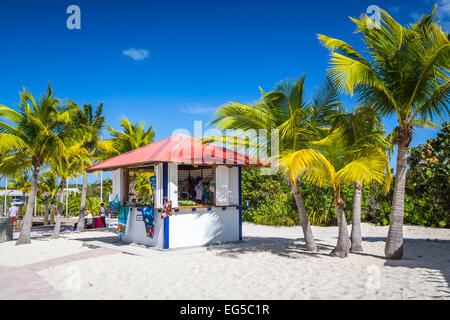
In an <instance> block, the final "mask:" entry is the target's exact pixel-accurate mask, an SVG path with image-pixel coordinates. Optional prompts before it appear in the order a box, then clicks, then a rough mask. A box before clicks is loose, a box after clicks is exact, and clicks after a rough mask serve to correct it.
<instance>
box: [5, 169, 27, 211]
mask: <svg viewBox="0 0 450 320" xmlns="http://www.w3.org/2000/svg"><path fill="white" fill-rule="evenodd" d="M12 178H13V180H12V181H11V185H10V186H9V188H12V189H15V190H19V191H21V192H22V194H23V195H24V196H25V195H26V194H28V196H30V195H29V192H30V189H31V179H30V172H29V170H27V171H25V172H21V173H20V174H19V173H17V174H15V175H13V176H12ZM22 214H23V211H22V206H20V207H19V218H20V219H21V218H22Z"/></svg>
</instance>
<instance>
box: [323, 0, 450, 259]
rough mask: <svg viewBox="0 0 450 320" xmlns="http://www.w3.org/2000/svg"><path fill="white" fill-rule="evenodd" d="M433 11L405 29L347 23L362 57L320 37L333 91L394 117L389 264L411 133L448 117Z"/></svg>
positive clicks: (445, 70)
mask: <svg viewBox="0 0 450 320" xmlns="http://www.w3.org/2000/svg"><path fill="white" fill-rule="evenodd" d="M436 8H437V6H436V5H435V7H434V8H433V10H432V12H431V13H430V14H429V15H426V16H425V15H423V16H422V17H421V18H420V20H419V21H418V22H416V23H412V24H409V25H408V26H406V27H404V26H402V25H401V24H399V23H398V22H397V21H395V20H394V19H393V18H392V17H391V16H390V15H389V14H388V13H387V12H386V11H384V10H383V11H382V13H381V23H380V24H375V23H374V22H373V21H372V20H371V19H370V18H369V17H368V16H367V15H364V16H361V17H360V19H353V18H352V21H353V22H354V23H355V24H356V26H357V31H358V32H359V33H361V34H362V35H363V37H364V42H365V44H366V46H367V52H368V57H367V58H364V57H363V56H362V55H361V54H359V53H358V52H357V51H356V50H355V49H354V48H352V47H351V46H350V45H349V44H347V43H345V42H344V41H341V40H337V39H334V38H330V37H327V36H324V35H319V39H320V40H321V42H322V44H323V45H324V46H326V47H328V48H329V49H330V50H331V51H332V53H331V65H330V68H329V72H330V75H331V78H332V80H333V81H334V83H335V84H336V86H337V87H338V88H339V89H340V90H341V91H343V92H347V93H350V94H353V93H356V94H357V96H358V98H359V100H360V101H362V102H365V103H367V104H369V105H371V106H373V107H374V108H375V109H376V110H377V111H378V112H379V113H380V115H381V116H391V115H395V116H396V117H397V120H398V126H397V127H396V128H395V130H394V134H395V137H394V142H395V144H396V145H397V167H396V171H395V184H394V195H393V200H392V210H391V223H390V225H389V232H388V237H387V241H386V247H385V255H386V257H387V258H388V259H400V258H402V257H403V215H404V199H405V182H406V170H407V167H406V164H407V158H408V151H409V145H410V143H411V140H412V137H413V132H414V130H415V128H417V127H428V126H431V125H432V124H431V123H430V122H429V120H430V119H432V118H442V117H443V116H445V115H447V114H448V113H449V105H448V103H449V101H450V81H449V79H450V78H449V69H450V41H449V36H448V34H446V33H444V32H443V31H442V29H441V28H440V26H439V25H438V22H437V21H436V19H437V16H436Z"/></svg>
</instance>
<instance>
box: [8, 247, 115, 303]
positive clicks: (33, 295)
mask: <svg viewBox="0 0 450 320" xmlns="http://www.w3.org/2000/svg"><path fill="white" fill-rule="evenodd" d="M117 253H119V252H118V251H115V250H110V249H106V248H98V249H91V250H88V251H84V252H79V253H75V254H71V255H67V256H62V257H57V258H53V259H48V260H44V261H40V262H36V263H32V264H28V265H23V266H14V267H11V266H8V267H5V266H0V288H2V290H0V300H9V299H20V300H22V299H24V300H28V299H34V300H43V299H61V298H62V297H63V295H62V294H61V293H60V292H58V291H57V290H55V289H54V288H53V287H52V286H51V285H50V284H49V283H48V282H47V281H46V280H45V279H43V277H41V276H39V275H38V274H37V272H38V271H41V270H44V269H47V268H50V267H53V266H57V265H61V264H65V263H69V262H74V261H77V260H83V259H90V258H97V257H101V256H105V255H110V254H117Z"/></svg>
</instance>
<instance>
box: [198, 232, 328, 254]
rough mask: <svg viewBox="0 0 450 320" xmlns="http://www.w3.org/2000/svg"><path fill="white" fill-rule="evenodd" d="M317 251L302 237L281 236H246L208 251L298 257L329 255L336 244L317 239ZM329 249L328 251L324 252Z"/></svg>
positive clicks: (209, 247)
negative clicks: (309, 248)
mask: <svg viewBox="0 0 450 320" xmlns="http://www.w3.org/2000/svg"><path fill="white" fill-rule="evenodd" d="M316 244H317V247H318V251H317V252H312V251H308V250H307V249H306V245H305V243H304V240H303V239H302V238H299V239H290V238H280V237H244V238H243V240H242V241H237V242H233V243H228V244H221V245H211V246H208V247H207V250H208V251H214V252H215V253H216V254H217V255H220V256H227V257H232V258H237V257H238V255H239V254H241V253H260V252H263V253H271V254H275V255H277V256H280V257H286V258H292V259H297V258H299V257H314V258H320V257H321V256H328V255H329V252H330V251H331V250H332V249H333V248H334V246H332V245H329V244H327V243H324V242H322V241H321V240H320V239H316ZM323 251H328V252H323Z"/></svg>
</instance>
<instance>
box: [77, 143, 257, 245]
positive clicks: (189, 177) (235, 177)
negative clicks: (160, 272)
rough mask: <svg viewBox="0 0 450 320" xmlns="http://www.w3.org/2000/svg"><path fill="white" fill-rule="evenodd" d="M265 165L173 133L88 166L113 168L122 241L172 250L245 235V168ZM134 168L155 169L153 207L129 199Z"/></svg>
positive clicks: (101, 168)
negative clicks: (131, 175)
mask: <svg viewBox="0 0 450 320" xmlns="http://www.w3.org/2000/svg"><path fill="white" fill-rule="evenodd" d="M262 165H263V164H262V163H261V162H260V161H257V160H255V159H254V158H252V157H250V156H249V155H247V154H244V153H241V152H238V151H236V150H233V149H227V148H226V147H223V146H220V145H217V144H214V143H207V144H205V143H202V142H201V141H200V140H198V139H195V138H193V137H190V136H188V135H184V134H175V135H173V136H171V137H169V138H166V139H163V140H161V141H158V142H155V143H152V144H149V145H146V146H144V147H141V148H138V149H136V150H133V151H130V152H128V153H125V154H122V155H119V156H117V157H114V158H111V159H109V160H106V161H103V162H100V163H98V164H96V165H94V166H91V167H89V168H87V169H86V170H87V171H88V172H94V171H99V170H103V171H112V174H113V179H112V198H113V199H116V200H118V201H120V205H121V208H120V210H121V212H122V216H121V217H119V218H122V222H121V221H120V219H119V234H120V235H121V240H122V241H125V242H130V243H137V244H142V245H146V246H151V247H156V248H160V249H172V248H182V247H191V246H202V245H208V244H216V243H224V242H231V241H238V240H242V209H241V202H242V194H241V169H242V167H247V166H262ZM132 172H137V173H141V172H153V173H154V180H155V183H154V186H153V188H154V190H153V203H152V205H151V206H149V205H139V204H137V203H130V202H129V185H130V184H129V182H130V173H132ZM153 188H152V189H153ZM186 203H189V204H190V205H185V204H186ZM125 216H126V217H125ZM121 223H122V225H121Z"/></svg>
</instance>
